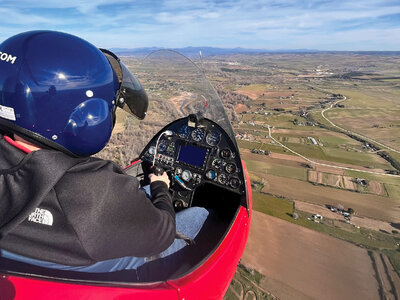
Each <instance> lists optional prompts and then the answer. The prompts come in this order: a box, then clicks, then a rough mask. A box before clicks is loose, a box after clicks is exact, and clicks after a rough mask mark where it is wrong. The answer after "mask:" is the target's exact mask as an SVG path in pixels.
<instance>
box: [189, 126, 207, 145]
mask: <svg viewBox="0 0 400 300" xmlns="http://www.w3.org/2000/svg"><path fill="white" fill-rule="evenodd" d="M205 135H206V133H205V131H204V130H203V129H201V128H196V129H195V130H193V131H192V139H194V140H195V141H196V142H201V141H202V140H203V139H204V136H205Z"/></svg>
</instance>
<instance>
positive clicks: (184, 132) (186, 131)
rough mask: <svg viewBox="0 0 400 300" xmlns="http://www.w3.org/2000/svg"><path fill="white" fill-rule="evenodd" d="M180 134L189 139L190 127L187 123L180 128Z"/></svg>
mask: <svg viewBox="0 0 400 300" xmlns="http://www.w3.org/2000/svg"><path fill="white" fill-rule="evenodd" d="M178 135H179V136H180V137H181V138H183V139H187V138H188V137H189V135H190V128H189V126H187V125H183V126H182V127H181V128H179V129H178Z"/></svg>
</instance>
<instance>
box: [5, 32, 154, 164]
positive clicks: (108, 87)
mask: <svg viewBox="0 0 400 300" xmlns="http://www.w3.org/2000/svg"><path fill="white" fill-rule="evenodd" d="M117 106H120V107H122V108H126V110H128V111H129V112H131V113H133V114H134V115H136V116H137V117H138V118H140V119H143V118H144V117H145V115H146V110H147V107H148V99H147V96H146V93H145V92H144V90H143V88H142V87H141V85H140V83H139V82H138V81H137V79H136V78H135V77H134V76H133V75H132V73H131V72H130V71H129V70H128V69H127V68H126V66H124V64H123V63H122V62H120V60H119V58H118V57H117V56H115V55H114V54H113V53H112V52H109V51H107V50H100V49H97V48H96V47H95V46H94V45H92V44H90V43H88V42H87V41H85V40H83V39H80V38H78V37H76V36H73V35H69V34H66V33H61V32H55V31H30V32H25V33H21V34H18V35H15V36H13V37H11V38H9V39H7V40H6V41H4V42H3V43H1V44H0V128H1V129H2V130H3V131H5V132H11V133H17V134H19V135H21V136H23V137H24V138H26V139H28V140H31V141H33V142H35V143H37V144H39V145H41V146H43V147H50V148H54V149H58V150H61V151H63V152H66V153H68V154H72V155H75V156H89V155H91V154H94V153H96V152H98V151H100V150H101V149H103V148H104V146H105V145H106V144H107V142H108V140H109V139H110V136H111V132H112V129H113V126H114V123H115V109H116V107H117Z"/></svg>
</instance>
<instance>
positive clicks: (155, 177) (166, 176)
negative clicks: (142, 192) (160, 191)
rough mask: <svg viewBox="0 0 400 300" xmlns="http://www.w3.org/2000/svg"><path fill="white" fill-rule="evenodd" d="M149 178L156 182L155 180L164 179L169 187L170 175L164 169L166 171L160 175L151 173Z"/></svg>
mask: <svg viewBox="0 0 400 300" xmlns="http://www.w3.org/2000/svg"><path fill="white" fill-rule="evenodd" d="M149 179H150V183H152V182H154V181H163V182H165V183H166V184H167V186H168V187H169V184H170V182H169V177H168V175H167V173H166V172H165V171H164V173H163V174H162V175H160V176H157V175H154V174H153V173H151V174H150V175H149Z"/></svg>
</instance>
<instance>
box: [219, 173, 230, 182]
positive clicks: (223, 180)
mask: <svg viewBox="0 0 400 300" xmlns="http://www.w3.org/2000/svg"><path fill="white" fill-rule="evenodd" d="M227 181H228V176H226V174H224V173H222V174H219V176H218V182H219V183H220V184H226V182H227Z"/></svg>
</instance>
